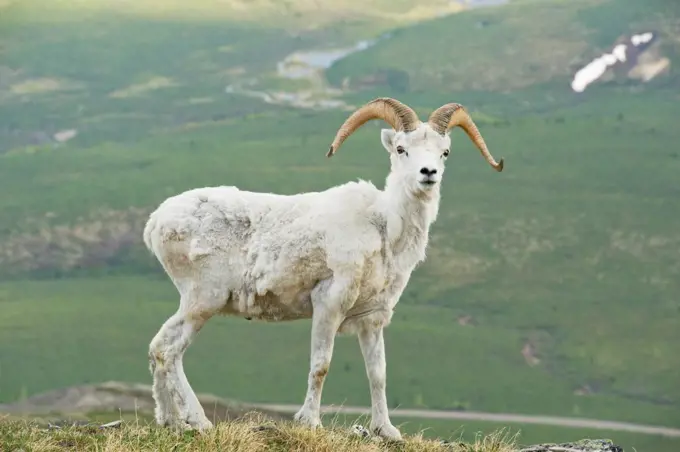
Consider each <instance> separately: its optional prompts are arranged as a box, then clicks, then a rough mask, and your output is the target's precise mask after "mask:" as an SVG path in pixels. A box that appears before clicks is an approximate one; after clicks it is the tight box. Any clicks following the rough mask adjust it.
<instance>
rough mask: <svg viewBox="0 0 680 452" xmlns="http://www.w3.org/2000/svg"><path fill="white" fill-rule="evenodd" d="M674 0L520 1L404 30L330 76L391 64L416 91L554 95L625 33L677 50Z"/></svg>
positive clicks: (678, 13)
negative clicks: (653, 35) (653, 36)
mask: <svg viewBox="0 0 680 452" xmlns="http://www.w3.org/2000/svg"><path fill="white" fill-rule="evenodd" d="M674 3H675V2H669V1H667V0H650V1H645V2H638V1H635V0H596V1H592V0H554V1H542V0H518V1H514V2H511V3H510V4H509V5H508V6H504V7H496V8H483V9H478V10H473V11H469V12H465V13H462V14H455V15H452V16H448V17H443V18H440V19H436V20H432V21H429V22H427V23H424V24H421V25H419V26H414V27H406V28H403V29H401V30H399V31H397V32H395V33H394V37H393V39H390V40H386V41H382V42H380V43H379V44H377V45H376V46H374V47H372V48H370V49H368V50H367V51H365V52H361V53H358V54H355V55H351V56H349V57H348V58H345V59H343V60H341V61H339V62H337V63H336V64H335V65H334V66H333V67H332V68H331V69H330V70H329V71H328V78H329V80H331V81H332V82H333V83H339V82H340V81H341V80H342V79H343V78H344V77H350V78H352V77H357V76H365V75H370V74H373V73H375V72H377V71H379V70H383V69H394V70H398V71H405V72H406V73H407V74H408V76H409V82H410V89H411V90H412V91H417V92H419V93H422V92H424V91H437V92H451V91H453V92H459V91H497V92H502V93H507V92H512V91H514V90H521V89H523V88H531V89H530V90H529V91H535V90H536V89H537V88H539V87H540V88H542V90H541V91H543V92H544V93H545V92H546V91H549V92H550V93H551V94H552V95H553V96H554V95H555V94H556V92H559V91H561V90H566V89H568V86H569V83H570V81H571V77H572V76H573V74H574V72H575V71H576V70H578V69H579V68H580V67H581V66H582V65H583V64H585V63H587V62H588V61H590V60H591V59H592V58H593V57H595V56H597V55H599V53H598V52H601V51H602V50H604V49H608V48H610V47H611V45H612V44H613V42H614V40H615V39H617V38H618V37H619V36H621V35H622V34H624V33H626V32H642V31H647V30H648V29H652V30H655V31H659V32H660V33H662V36H663V37H664V38H666V39H667V40H668V41H669V44H667V46H666V48H665V50H666V51H668V52H669V53H670V54H671V56H673V57H674V58H677V57H678V56H680V41H678V30H679V29H680V6H678V5H676V4H674ZM670 36H672V37H673V39H668V38H669V37H670ZM420 49H427V51H421V50H420ZM673 71H674V75H673V76H674V77H675V78H677V76H678V70H677V68H674V69H673Z"/></svg>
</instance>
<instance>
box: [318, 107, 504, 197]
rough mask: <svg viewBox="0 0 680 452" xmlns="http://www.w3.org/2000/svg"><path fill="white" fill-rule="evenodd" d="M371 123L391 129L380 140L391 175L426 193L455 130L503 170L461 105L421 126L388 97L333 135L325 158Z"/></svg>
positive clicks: (438, 113)
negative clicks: (396, 175) (385, 124)
mask: <svg viewBox="0 0 680 452" xmlns="http://www.w3.org/2000/svg"><path fill="white" fill-rule="evenodd" d="M372 119H382V120H383V121H385V122H386V123H388V124H389V125H390V126H392V128H391V129H383V130H382V132H381V136H380V138H381V141H382V144H383V146H384V147H385V149H386V150H387V151H388V152H389V153H390V159H391V161H392V171H393V172H396V173H399V174H400V175H403V176H404V177H405V178H406V179H408V180H411V181H413V183H414V184H416V186H417V187H418V189H419V190H430V189H432V188H433V187H435V186H436V185H437V184H438V183H439V182H440V181H441V177H442V175H443V173H444V163H445V161H446V158H447V157H448V155H449V152H450V148H451V138H450V137H449V133H448V132H449V130H451V129H452V128H453V127H456V126H459V127H461V128H462V129H463V130H464V131H465V132H466V133H467V135H468V137H469V138H470V139H471V140H472V142H473V143H474V144H475V146H477V149H479V151H480V152H481V153H482V156H483V157H484V158H485V159H486V160H487V162H489V164H490V165H491V166H492V167H493V168H494V169H495V170H496V171H502V170H503V159H501V160H500V161H499V162H498V163H497V162H496V161H495V160H494V158H493V157H492V156H491V154H490V153H489V150H488V149H487V147H486V143H485V142H484V139H483V138H482V135H481V134H480V133H479V130H478V129H477V126H476V125H475V123H474V122H473V121H472V118H470V115H468V113H467V112H466V111H465V108H464V107H463V106H462V105H460V104H455V103H450V104H446V105H443V106H441V107H440V108H438V109H437V110H435V111H434V112H433V113H432V114H431V115H430V117H429V118H428V121H427V122H421V121H420V120H419V119H418V116H417V115H416V113H415V112H414V111H413V110H412V109H411V108H410V107H408V106H407V105H404V104H403V103H401V102H399V101H398V100H396V99H392V98H389V97H383V98H378V99H375V100H373V101H371V102H369V103H367V104H366V105H364V106H363V107H361V108H359V109H358V110H356V111H355V112H354V113H352V114H351V115H350V116H349V118H347V120H346V121H345V123H344V124H343V125H342V126H341V127H340V129H339V130H338V132H337V134H336V135H335V139H334V140H333V143H332V144H331V147H330V150H329V151H328V154H327V155H328V157H330V156H332V155H333V154H334V153H335V152H336V151H337V150H338V148H339V147H340V145H342V143H343V142H344V141H345V140H346V139H347V138H348V137H349V136H350V135H351V134H352V133H353V132H354V131H355V130H357V129H358V128H359V127H361V126H362V125H363V124H365V123H366V122H368V121H370V120H372Z"/></svg>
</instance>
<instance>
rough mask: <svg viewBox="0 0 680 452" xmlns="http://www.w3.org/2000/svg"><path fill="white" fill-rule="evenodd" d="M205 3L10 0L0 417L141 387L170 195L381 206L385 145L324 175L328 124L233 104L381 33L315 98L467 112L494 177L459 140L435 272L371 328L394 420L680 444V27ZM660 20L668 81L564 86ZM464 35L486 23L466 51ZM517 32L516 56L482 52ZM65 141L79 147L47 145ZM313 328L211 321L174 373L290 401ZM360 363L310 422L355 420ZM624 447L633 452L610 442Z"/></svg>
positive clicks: (3, 79) (299, 389)
mask: <svg viewBox="0 0 680 452" xmlns="http://www.w3.org/2000/svg"><path fill="white" fill-rule="evenodd" d="M217 3H218V2H215V3H210V2H207V1H204V2H200V5H201V6H200V7H197V8H196V9H194V10H192V11H193V14H189V13H186V14H185V16H186V17H182V14H183V13H182V11H183V10H182V7H181V3H180V2H172V3H170V4H169V5H170V6H168V7H167V8H166V9H165V10H163V11H164V13H163V14H161V13H159V12H158V11H159V10H158V9H153V8H151V6H153V5H154V4H153V3H150V2H140V3H138V5H137V6H136V7H135V8H133V9H131V10H126V11H123V12H121V10H117V12H116V13H113V12H112V11H111V10H110V9H107V7H106V5H109V6H110V5H111V4H113V2H104V3H103V6H102V5H100V6H99V7H97V8H94V7H88V8H86V7H85V6H84V4H85V3H84V2H76V3H74V2H56V3H53V4H54V5H57V6H55V7H53V8H52V9H41V7H40V5H41V3H40V2H37V1H32V2H4V3H3V2H2V1H0V193H2V196H0V212H1V213H2V214H1V215H0V280H1V281H2V282H0V402H2V401H10V400H15V399H17V398H19V397H22V396H24V395H30V394H34V393H37V392H41V391H43V390H47V389H51V388H55V387H62V386H69V385H74V384H80V383H86V382H96V381H102V380H124V381H147V382H148V381H149V380H150V376H149V374H148V369H147V361H146V349H147V346H148V343H149V341H150V340H151V338H152V337H153V335H154V334H155V332H156V330H157V329H158V327H159V326H160V325H161V323H162V322H163V321H164V320H165V318H166V317H168V316H169V315H170V314H171V313H172V312H173V311H174V310H175V308H176V303H177V295H176V293H175V291H174V288H173V287H172V285H171V284H170V282H169V281H168V280H167V278H166V277H165V275H164V274H163V273H162V271H161V270H160V268H159V266H158V264H157V263H156V262H155V261H154V260H153V258H152V257H151V256H149V254H148V253H147V252H146V250H145V249H144V248H143V246H142V244H141V230H142V227H143V224H144V222H145V220H146V216H147V214H148V212H149V211H150V210H152V209H153V208H155V207H156V206H157V205H158V203H160V202H161V201H162V200H163V199H164V198H165V197H167V196H170V195H173V194H176V193H177V192H179V191H181V190H185V189H189V188H193V187H197V186H204V185H218V184H226V185H238V186H239V187H240V188H242V189H247V190H261V191H276V192H281V193H294V192H299V191H309V190H321V189H324V188H327V187H330V186H332V185H334V184H338V183H342V182H345V181H349V180H356V179H357V178H362V179H368V180H372V181H374V182H375V183H376V184H378V185H381V184H382V181H383V180H384V177H385V176H386V174H387V170H388V159H387V156H386V155H385V152H384V151H383V150H382V147H381V146H380V143H379V132H378V131H379V128H380V127H383V125H382V124H378V123H376V124H373V125H369V126H367V127H365V128H364V129H362V130H360V131H359V132H357V133H356V134H355V135H354V136H353V137H352V138H350V139H349V140H348V141H347V143H346V144H345V145H344V146H343V150H342V151H341V152H340V153H339V154H338V155H337V156H336V157H334V158H333V159H332V160H328V159H326V158H325V152H326V150H327V147H328V144H329V143H330V141H331V140H332V138H333V136H334V133H335V131H336V129H337V127H338V126H339V125H340V124H341V123H342V121H343V119H344V118H345V117H346V115H347V113H346V112H344V111H338V110H331V111H317V110H308V109H297V108H291V107H287V106H285V105H272V104H267V103H264V102H261V101H260V100H258V99H254V98H249V97H246V96H243V95H240V94H229V93H225V87H226V86H227V85H230V84H237V83H247V82H248V81H249V80H251V81H253V85H252V86H256V87H257V89H261V90H265V91H266V90H270V91H272V90H280V89H288V90H295V89H299V90H304V89H307V87H308V84H316V85H315V86H317V88H318V87H319V86H321V84H322V81H320V80H318V79H312V80H301V81H290V80H281V79H279V78H277V77H276V76H275V75H274V73H275V70H276V69H275V68H276V64H277V62H279V61H281V60H282V59H283V58H284V57H286V55H289V54H290V53H292V52H294V51H299V50H305V49H313V48H328V47H331V48H332V47H334V46H338V45H345V44H347V43H351V42H354V40H357V39H363V38H370V37H375V36H377V35H378V34H381V33H382V32H383V31H385V30H387V29H390V28H392V27H396V26H398V27H399V28H398V29H396V31H394V32H393V34H392V37H391V38H387V39H384V40H382V41H380V42H378V43H377V44H376V45H375V46H374V47H371V48H369V49H368V50H365V51H364V52H359V53H356V54H354V55H351V56H349V57H347V58H346V59H344V60H341V61H340V62H338V63H336V64H335V65H334V66H333V67H332V68H331V69H330V70H329V71H328V72H327V77H328V79H329V80H330V81H331V82H333V83H337V84H341V83H342V79H343V78H345V77H347V76H349V77H350V78H351V77H359V76H364V75H367V74H371V73H373V72H375V71H376V70H381V69H390V68H391V69H398V70H401V71H405V72H407V73H408V77H409V86H408V89H403V88H404V87H403V86H402V87H398V86H397V87H394V86H393V87H391V88H390V87H389V86H373V87H368V88H366V89H362V90H353V89H346V90H345V91H343V92H342V94H341V95H340V96H339V97H340V98H342V99H344V100H345V101H347V102H349V103H352V104H360V103H363V102H365V101H367V100H370V99H371V98H372V97H373V96H374V95H395V96H398V97H399V98H400V99H402V100H404V101H406V102H407V103H409V104H411V105H412V106H413V107H415V108H416V109H417V110H418V111H419V112H421V113H422V114H423V115H424V114H427V113H429V112H430V111H431V110H432V109H434V108H436V107H438V106H439V105H441V104H443V103H446V102H451V101H459V102H462V103H464V104H466V105H468V106H469V108H470V110H471V111H472V112H473V115H474V117H475V118H476V119H477V121H478V124H479V126H480V129H481V131H482V133H483V134H484V137H485V139H486V141H487V143H488V144H489V147H490V149H491V151H492V153H493V154H494V155H495V156H496V157H504V158H505V161H506V170H505V171H504V172H503V173H500V174H498V173H495V172H493V171H491V170H490V169H489V168H488V165H486V164H485V162H484V161H483V160H482V159H481V158H480V156H479V154H478V152H477V151H476V150H475V149H474V148H473V146H472V145H471V144H470V143H469V142H468V140H467V138H466V137H465V135H464V134H463V133H462V132H460V131H458V132H454V134H453V136H454V143H455V145H454V149H453V153H452V156H451V157H450V158H449V168H448V169H447V175H446V177H445V181H444V185H443V188H442V190H443V201H442V206H441V209H440V217H439V219H438V221H437V223H436V224H435V225H434V227H433V229H432V234H431V246H430V248H429V250H428V260H427V261H426V263H425V264H424V265H422V266H421V267H420V268H418V269H417V270H416V272H415V274H414V277H413V279H412V280H411V283H410V285H409V287H408V288H407V290H406V293H405V295H404V297H403V299H402V303H401V304H400V305H399V308H398V310H397V314H396V315H395V320H394V322H393V325H392V326H391V327H390V328H389V332H388V334H387V347H388V351H387V353H388V367H389V370H388V375H389V384H388V397H389V403H390V406H397V405H399V406H401V407H428V408H438V409H469V410H485V411H494V412H513V413H526V414H551V415H573V416H581V417H594V418H602V419H612V420H625V421H631V422H639V423H648V424H660V425H667V426H675V427H678V426H680V414H679V413H680V387H679V386H678V384H677V382H678V381H679V380H680V357H679V356H678V353H677V344H678V343H679V342H680V304H679V301H678V293H680V261H679V259H678V256H679V253H678V252H679V251H680V215H678V212H680V188H679V186H678V183H677V180H678V176H677V174H678V172H679V171H680V158H679V154H680V150H679V149H678V145H677V143H678V142H680V130H679V129H678V127H677V118H678V117H680V93H679V92H678V90H677V86H676V85H674V84H673V83H674V82H675V81H676V80H677V67H676V66H675V65H676V62H677V55H678V48H677V39H675V38H677V36H680V33H678V34H673V33H672V30H674V28H673V27H674V25H673V24H675V23H677V22H674V20H675V18H677V17H678V16H673V14H672V13H674V11H673V10H672V8H670V7H669V5H671V3H669V2H662V1H661V0H659V1H658V2H646V3H644V2H643V3H644V5H646V6H642V5H643V3H639V2H638V3H636V2H632V0H630V1H629V0H617V1H611V2H605V1H602V2H588V3H587V4H586V3H585V2H578V5H579V6H578V7H577V6H576V3H571V2H560V1H557V0H555V1H543V2H531V3H528V2H526V1H519V2H515V3H511V4H510V5H507V6H503V7H496V8H488V9H479V10H473V11H469V12H465V13H461V14H458V15H453V16H447V17H444V18H439V19H433V20H428V21H422V22H420V23H419V24H415V25H408V26H407V25H405V22H404V21H411V20H415V19H414V18H416V17H418V18H420V19H422V17H420V16H419V15H420V14H421V12H418V10H417V8H416V9H415V10H414V9H413V8H410V7H409V5H413V4H416V2H410V3H409V2H405V1H404V2H396V3H395V4H394V5H395V6H394V8H393V10H392V11H393V12H394V14H396V15H397V16H398V17H397V16H389V17H388V15H385V17H383V18H381V19H375V18H374V17H373V16H371V15H370V14H368V13H369V12H370V11H372V10H375V11H378V10H382V11H384V4H385V3H386V2H375V3H373V4H372V6H371V7H370V8H365V9H359V11H360V12H363V13H362V14H359V13H356V12H353V11H355V9H353V8H356V5H359V4H360V3H361V2H343V3H338V4H336V5H344V7H346V11H348V12H347V14H348V15H350V16H351V17H352V19H351V20H350V19H348V20H346V21H337V22H335V23H333V26H332V27H322V26H321V25H322V24H326V23H327V22H325V21H326V20H330V19H329V18H328V17H329V16H326V14H330V13H327V12H324V11H321V10H319V11H320V12H323V14H321V15H320V16H317V15H312V16H309V15H307V14H310V13H308V12H306V11H307V10H306V9H305V8H307V7H308V6H305V5H311V4H312V3H313V2H310V3H309V4H307V3H305V2H302V1H300V2H295V1H294V2H289V4H290V5H292V6H291V8H293V9H292V10H291V11H293V12H295V11H301V12H300V14H303V16H302V17H313V18H314V19H308V20H306V21H305V20H299V18H298V19H296V16H295V14H294V13H293V12H291V13H290V14H286V15H283V14H282V13H280V12H272V11H271V10H270V9H268V8H270V6H271V5H277V4H275V2H270V3H266V2H264V1H262V2H254V3H253V6H252V7H253V8H255V9H252V10H247V11H244V12H243V17H240V16H239V17H240V18H238V19H225V18H224V14H226V13H225V12H224V10H223V9H221V8H223V6H222V7H218V6H217ZM237 3H238V2H232V3H229V2H226V3H220V4H222V5H224V4H230V5H231V7H232V8H235V6H234V5H237ZM243 3H244V4H245V3H247V2H243ZM634 4H635V5H639V6H634ZM74 5H75V6H78V8H75V6H74ZM145 5H146V6H145ZM255 5H260V6H262V5H265V6H266V5H269V6H266V7H265V6H262V8H261V9H258V8H260V6H257V7H256V6H255ZM631 5H633V6H631ZM271 7H272V8H273V6H271ZM628 7H630V8H631V9H627V8H628ZM145 8H146V9H145ZM249 8H250V7H249ZM338 8H340V6H338ZM622 9H625V12H621V11H622ZM173 11H175V12H174V13H173ZM200 11H203V13H202V14H203V15H201V14H198V12H200ZM234 11H235V10H234ZM277 11H278V10H277ZM414 11H415V12H414ZM612 11H614V12H616V14H614V15H612V14H610V13H611V12H612ZM171 13H172V14H171ZM656 13H660V14H663V18H662V19H663V22H659V23H660V24H661V23H662V24H663V25H664V27H666V28H664V30H666V33H667V35H665V36H667V38H666V39H664V41H663V42H664V44H663V49H664V50H663V51H664V52H665V53H666V54H667V55H669V56H670V57H672V60H673V64H672V65H671V70H670V72H669V73H668V74H667V75H665V76H661V77H659V78H658V79H655V80H653V81H652V82H650V83H648V84H645V85H635V84H632V83H623V82H622V83H610V84H602V85H598V86H594V87H593V88H592V89H589V90H588V91H587V92H586V93H585V95H584V96H578V97H576V96H574V95H572V93H570V92H569V91H568V82H569V76H570V74H571V73H572V72H573V69H574V68H575V67H576V66H578V65H576V66H574V64H576V63H573V62H584V61H586V60H587V59H589V58H591V57H592V56H594V55H596V53H597V51H598V50H601V49H602V48H603V47H608V46H609V45H611V43H612V42H613V40H614V39H616V37H617V36H618V35H619V34H620V33H624V32H625V31H627V30H625V29H624V28H625V27H624V25H625V26H628V27H629V29H634V28H635V26H634V24H633V22H631V21H630V19H631V18H633V17H634V18H636V20H640V21H641V22H640V23H644V21H646V20H648V19H649V20H652V19H651V18H657V17H658V15H657V14H656ZM277 14H279V15H280V17H279V16H277ZM422 14H425V13H424V12H423V13H422ZM428 14H431V13H428ZM321 16H323V17H321ZM230 17H231V16H230ZM253 17H259V18H260V20H259V21H257V20H254V19H252V18H253ZM276 17H279V19H280V20H278V21H277V20H276ZM423 17H424V16H423ZM638 18H639V19H638ZM228 20H233V22H228ZM372 20H377V22H371V21H372ZM480 20H483V21H486V22H484V23H487V22H488V23H489V24H490V25H488V26H486V25H485V26H484V27H482V28H480V29H479V30H480V31H479V32H478V31H477V30H478V29H477V28H475V25H474V24H475V23H477V22H479V21H480ZM654 20H657V19H654ZM274 22H275V23H274ZM372 23H376V24H377V25H375V27H371V24H372ZM303 25H304V26H303ZM466 27H467V28H466ZM496 28H497V30H496ZM451 29H453V30H457V33H454V35H455V39H454V40H452V37H451V36H452V35H451V34H450V33H444V31H445V30H451ZM492 30H496V31H492ZM524 30H526V33H525V32H524ZM584 30H585V32H584V33H581V32H583V31H584ZM482 31H488V32H489V33H494V36H489V37H488V38H487V37H484V38H483V39H482V37H481V35H478V33H481V32H482ZM576 32H578V33H576ZM574 33H576V34H574ZM579 33H580V34H579ZM510 36H514V37H515V38H513V39H516V40H517V42H518V45H519V44H521V45H522V46H527V47H528V48H529V50H528V51H526V52H520V53H512V52H510V53H508V49H507V48H506V49H505V50H502V49H499V48H498V47H497V45H498V43H499V42H500V43H503V42H506V43H507V42H509V40H510ZM435 37H437V39H435ZM544 38H545V39H547V42H548V43H549V45H548V44H546V43H545V42H543V41H542V39H544ZM549 38H550V39H549ZM551 39H552V40H551ZM674 39H675V40H674ZM454 41H455V43H454ZM428 42H429V43H428ZM562 46H563V47H562ZM424 48H426V49H428V51H427V52H424V51H416V50H412V51H407V50H408V49H424ZM469 49H475V51H474V52H472V51H469ZM551 49H553V50H554V51H551ZM551 52H552V53H551ZM397 53H398V55H399V59H398V60H397V59H396V55H397ZM513 55H520V56H521V57H522V58H521V59H517V58H515V57H514V56H513ZM541 55H543V56H541ZM465 57H467V59H466V58H465ZM543 57H545V58H543ZM546 59H547V60H546ZM565 61H570V62H572V63H569V64H568V65H567V68H568V70H567V68H565ZM532 64H536V65H537V66H536V67H535V68H534V69H529V68H530V67H533V66H531V65H532ZM491 68H503V70H495V71H494V70H491ZM483 69H484V70H483ZM433 73H437V74H440V75H441V79H439V78H437V77H439V76H437V77H432V74H433ZM527 77H528V78H529V79H527ZM351 85H352V84H351V83H350V88H351ZM319 89H320V88H319ZM442 93H445V94H442ZM72 129H73V130H76V131H77V134H76V136H75V137H74V138H72V139H70V140H67V141H65V142H55V139H54V138H53V137H54V134H56V133H58V132H63V131H65V130H72ZM308 335H309V324H308V322H297V323H292V324H285V325H259V324H256V323H253V322H245V321H243V320H236V319H216V320H213V321H211V322H210V323H209V324H208V327H206V329H205V331H204V332H202V333H201V336H200V337H199V339H198V340H197V341H196V343H195V345H193V346H192V348H191V349H190V350H189V352H188V354H187V359H186V366H185V367H186V369H187V373H188V375H189V378H190V379H191V381H192V384H193V386H194V387H195V388H197V390H200V391H207V392H213V393H216V394H219V395H222V396H225V397H229V398H233V399H241V400H246V401H252V402H286V403H299V402H300V401H301V397H302V396H303V393H304V388H305V383H306V377H305V375H306V372H307V370H306V366H307V361H308V357H307V353H308ZM355 342H356V341H355V340H354V339H352V338H343V339H341V340H339V342H338V349H337V352H336V354H335V357H334V362H333V365H332V371H331V373H330V377H329V381H328V384H327V386H326V389H325V392H324V403H346V404H353V405H365V404H368V403H369V397H368V387H367V383H366V377H365V375H364V370H363V364H362V362H361V355H360V353H359V350H358V346H357V344H356V343H355ZM255 356H257V359H253V357H255ZM254 382H257V383H256V384H255V383H254ZM494 427H496V426H495V425H494ZM456 428H457V426H452V427H451V429H452V430H456ZM439 431H440V430H438V432H439ZM445 433H446V432H444V431H443V432H442V435H443V434H445ZM584 434H585V433H584ZM569 439H575V438H565V439H564V440H569ZM555 440H556V441H559V440H561V438H555ZM644 441H652V440H651V439H650V438H647V437H645V438H644ZM669 441H670V440H669ZM636 444H638V446H639V445H640V444H645V445H646V444H649V443H642V442H640V443H635V442H634V441H633V440H631V442H630V443H627V445H630V446H635V445H636ZM626 450H628V449H626ZM638 450H643V449H641V448H639V447H638ZM659 450H661V449H659ZM669 450H670V449H669Z"/></svg>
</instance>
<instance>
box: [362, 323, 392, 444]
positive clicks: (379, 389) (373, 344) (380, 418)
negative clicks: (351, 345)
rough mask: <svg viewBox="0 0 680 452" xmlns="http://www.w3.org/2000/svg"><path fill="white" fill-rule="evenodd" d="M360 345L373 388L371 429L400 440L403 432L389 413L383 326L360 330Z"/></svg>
mask: <svg viewBox="0 0 680 452" xmlns="http://www.w3.org/2000/svg"><path fill="white" fill-rule="evenodd" d="M359 346H360V347H361V353H362V355H363V356H364V362H365V364H366V374H367V375H368V382H369V385H370V388H371V430H372V431H373V432H374V433H376V434H377V435H380V436H382V437H383V438H386V439H391V440H400V439H401V433H399V430H398V429H397V428H396V427H395V426H393V425H392V423H391V422H390V418H389V415H388V413H387V396H386V394H385V388H386V385H387V364H386V362H385V340H384V338H383V328H382V327H380V328H365V329H362V330H361V331H360V332H359Z"/></svg>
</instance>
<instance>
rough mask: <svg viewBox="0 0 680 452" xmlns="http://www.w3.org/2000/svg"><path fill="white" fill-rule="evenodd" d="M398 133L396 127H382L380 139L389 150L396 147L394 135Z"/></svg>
mask: <svg viewBox="0 0 680 452" xmlns="http://www.w3.org/2000/svg"><path fill="white" fill-rule="evenodd" d="M396 134H397V131H396V130H394V129H382V130H381V131H380V141H382V145H383V147H384V148H385V149H386V150H387V152H392V150H393V149H394V136H395V135H396Z"/></svg>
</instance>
